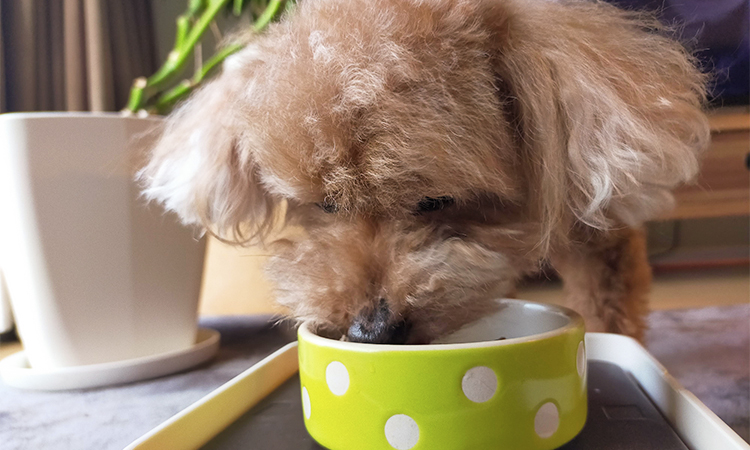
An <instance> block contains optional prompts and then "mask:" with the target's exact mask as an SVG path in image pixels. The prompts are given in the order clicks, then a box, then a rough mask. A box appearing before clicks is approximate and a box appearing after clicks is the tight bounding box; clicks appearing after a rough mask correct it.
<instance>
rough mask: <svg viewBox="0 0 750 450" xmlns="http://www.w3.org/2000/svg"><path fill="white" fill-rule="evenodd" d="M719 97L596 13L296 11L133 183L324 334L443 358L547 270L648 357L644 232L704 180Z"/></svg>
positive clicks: (186, 112)
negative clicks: (445, 344) (249, 262)
mask: <svg viewBox="0 0 750 450" xmlns="http://www.w3.org/2000/svg"><path fill="white" fill-rule="evenodd" d="M706 78H707V77H706V75H705V74H703V73H701V71H700V70H698V69H697V68H696V64H695V61H694V60H693V58H692V57H691V56H690V54H689V53H688V52H687V51H686V50H685V49H684V48H683V47H682V46H681V45H680V44H679V43H678V42H676V41H674V40H672V39H671V38H670V37H669V36H668V33H666V32H665V30H663V29H662V27H661V26H660V25H659V24H658V22H657V21H656V20H655V19H653V18H652V17H649V16H648V15H643V14H638V13H634V12H626V11H623V10H620V9H618V8H616V7H614V6H612V5H609V4H606V3H601V2H591V1H568V2H553V1H544V0H535V1H528V0H304V1H302V2H301V3H300V4H298V5H297V6H296V8H295V10H294V11H293V12H291V13H289V14H288V16H287V17H286V18H285V19H284V20H282V21H281V22H279V23H278V24H275V25H273V26H271V27H270V28H269V29H268V30H267V32H266V33H264V34H262V35H257V36H252V37H250V38H248V44H247V46H246V47H245V48H244V49H243V50H242V51H240V52H239V53H237V54H235V55H233V56H232V57H230V59H228V60H227V61H226V62H225V64H224V66H223V71H222V73H221V74H220V75H219V76H218V77H217V78H215V79H214V80H213V81H211V82H209V83H208V84H207V85H206V86H205V87H203V88H202V89H201V90H200V91H198V92H196V93H195V94H194V95H193V96H192V98H191V99H190V100H188V101H187V102H185V103H184V104H183V105H181V106H180V107H179V108H178V109H177V110H176V111H175V112H174V113H173V114H172V115H171V116H170V117H169V118H168V120H167V123H166V126H165V129H164V131H163V135H162V136H161V138H160V139H159V141H158V143H157V144H156V145H155V147H154V148H153V151H152V152H151V154H150V157H149V158H150V159H149V161H148V163H147V165H146V166H145V167H144V168H143V170H142V171H141V173H140V175H139V176H140V180H141V182H142V183H143V186H144V190H143V192H144V195H145V196H146V197H147V198H148V199H150V200H153V201H157V202H160V203H161V204H163V205H164V206H165V207H166V208H167V209H169V210H171V211H174V212H176V213H177V214H179V215H180V217H181V218H182V220H183V221H184V223H186V224H195V225H198V226H200V227H203V228H204V229H206V230H208V231H209V232H211V233H213V234H215V235H216V236H217V237H219V238H220V239H223V240H225V241H229V242H233V243H236V244H261V245H265V246H266V247H268V249H269V251H270V252H272V253H273V256H272V258H271V259H270V261H269V263H268V267H267V274H268V277H269V278H270V279H271V280H272V281H273V283H274V284H275V286H276V296H277V300H278V302H279V303H280V304H281V305H283V306H285V307H286V308H287V309H288V311H289V312H290V315H291V316H292V317H294V318H296V319H298V320H309V321H312V323H313V324H315V325H316V326H317V327H318V329H319V330H322V331H321V332H325V333H326V334H328V335H331V336H346V338H348V339H349V340H351V341H355V342H370V343H409V344H413V343H427V342H430V341H432V340H433V339H435V338H436V337H439V336H443V335H445V334H447V333H450V332H452V331H454V330H457V329H458V328H460V327H461V326H463V325H465V324H467V323H469V322H471V321H474V320H476V319H477V318H480V317H482V316H483V315H485V314H487V313H489V312H490V311H491V310H492V308H493V305H494V304H495V303H494V302H493V301H492V300H493V299H495V298H498V297H502V296H506V295H510V294H511V293H512V292H513V290H514V286H515V283H516V282H517V281H518V280H519V278H520V277H522V276H524V274H527V273H530V272H533V271H535V270H538V269H539V267H540V263H541V262H549V263H550V264H551V265H552V266H553V267H554V268H555V269H556V270H557V272H558V273H559V274H560V276H561V278H562V279H563V281H564V285H565V289H566V295H567V297H568V300H569V304H570V306H571V307H572V308H573V309H575V310H577V311H578V312H579V313H581V314H582V315H583V317H584V319H585V321H586V327H587V330H588V331H607V332H616V333H623V334H626V335H630V336H634V337H636V338H639V337H641V336H642V333H643V331H644V314H645V312H646V310H647V295H648V290H649V283H650V278H651V274H650V269H649V265H648V261H647V254H646V248H645V239H644V233H643V231H642V225H643V223H644V221H646V220H649V219H653V218H655V217H657V216H658V215H659V214H661V213H662V212H664V211H666V210H668V209H669V208H670V207H672V204H673V197H672V194H671V193H670V192H671V190H672V189H673V188H674V187H676V186H678V185H680V184H681V183H685V182H688V181H689V180H691V179H692V178H693V177H694V175H695V174H696V173H697V171H698V168H699V157H700V154H701V153H702V152H703V150H704V149H705V148H706V147H707V145H708V142H709V137H710V134H709V128H708V123H707V119H706V117H705V115H704V113H703V111H702V107H703V105H704V104H705V98H706V95H705V92H706V83H707V79H706ZM279 229H281V230H282V231H283V230H284V229H287V230H297V231H299V230H301V232H297V233H292V234H293V236H291V237H281V236H280V235H279V234H278V233H279V231H278V230H279ZM274 230H276V231H274Z"/></svg>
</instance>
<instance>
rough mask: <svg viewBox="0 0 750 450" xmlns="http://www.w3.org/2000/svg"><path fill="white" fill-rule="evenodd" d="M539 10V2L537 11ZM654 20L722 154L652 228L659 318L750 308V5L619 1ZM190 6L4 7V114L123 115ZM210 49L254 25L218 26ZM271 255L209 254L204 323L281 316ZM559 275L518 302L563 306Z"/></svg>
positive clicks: (225, 20)
mask: <svg viewBox="0 0 750 450" xmlns="http://www.w3.org/2000/svg"><path fill="white" fill-rule="evenodd" d="M539 1H541V0H539ZM613 1H614V2H615V3H616V4H618V5H619V6H621V7H624V8H630V9H649V10H652V11H656V12H657V13H658V14H659V16H660V17H661V19H662V21H663V22H664V23H665V24H667V25H670V26H672V27H673V28H674V29H675V33H676V34H677V36H679V38H680V39H681V40H682V41H683V42H684V43H685V44H686V45H687V46H688V47H689V48H691V49H692V50H693V51H694V52H695V54H696V55H697V57H698V58H699V60H700V63H701V64H702V66H703V67H704V68H705V70H706V71H710V72H711V73H712V91H711V111H710V114H711V125H712V130H713V144H712V147H711V150H710V152H709V154H708V156H707V158H706V160H705V162H704V164H703V170H702V172H701V175H700V178H699V179H698V181H697V183H696V184H694V185H692V186H687V187H684V188H682V189H681V190H680V191H679V192H678V194H677V199H678V207H677V209H676V210H675V211H673V212H672V213H670V214H668V215H666V216H664V217H662V218H661V220H659V221H655V222H653V223H650V224H649V225H648V229H649V243H650V253H651V260H652V263H653V267H654V271H655V274H656V282H655V284H654V294H653V296H652V298H653V303H652V306H653V307H654V308H656V309H662V308H676V307H690V306H701V305H717V304H736V303H747V302H748V301H750V276H749V275H748V267H749V264H750V244H749V238H750V226H749V224H750V222H749V221H748V216H749V215H750V172H749V171H748V163H749V162H750V161H749V160H748V151H749V150H750V148H749V147H750V144H749V142H750V114H748V112H749V109H748V105H749V101H748V94H749V89H750V81H749V80H748V54H749V53H750V40H749V37H748V35H749V33H750V8H749V6H748V5H749V2H748V0H613ZM185 6H186V0H128V1H120V0H59V1H51V0H2V1H0V27H2V30H1V33H0V59H1V60H2V65H0V111H2V112H11V111H119V110H121V109H122V108H123V107H124V106H125V104H126V101H127V97H128V91H129V89H130V86H131V84H132V81H133V79H134V78H136V77H138V76H144V75H150V74H152V73H154V72H155V71H156V69H157V68H158V67H159V65H160V64H161V62H162V61H164V60H165V59H166V57H167V55H168V53H169V51H170V50H171V48H172V45H173V41H174V36H175V18H176V17H177V16H178V15H179V14H181V13H182V12H184V10H185ZM218 24H219V26H218V27H215V28H213V29H212V30H211V33H207V34H206V36H205V38H204V42H203V44H202V45H203V47H204V48H206V49H211V50H213V48H214V47H215V44H216V42H218V41H221V40H222V39H223V38H224V36H225V35H226V34H227V33H229V32H232V31H236V30H241V29H242V28H243V27H245V28H246V27H248V26H249V25H248V24H249V22H248V20H247V19H246V18H239V19H237V18H234V17H232V16H231V14H229V13H228V12H227V13H226V14H223V15H220V17H219V20H218ZM264 259H265V256H264V252H263V251H262V250H259V249H255V248H241V249H237V248H231V247H228V246H225V245H223V244H221V243H218V242H216V241H211V242H210V243H209V250H208V258H207V260H206V266H205V277H204V286H203V295H202V302H201V312H202V313H203V314H206V315H220V314H252V313H270V312H275V311H276V309H275V307H274V306H273V302H272V296H271V290H270V287H269V286H268V285H267V283H266V282H265V280H264V278H263V275H262V270H261V266H262V264H263V262H264ZM560 290H561V286H560V283H559V282H558V281H557V280H556V278H555V276H554V274H553V273H543V274H542V275H541V276H539V277H534V278H531V279H528V280H527V281H526V282H525V284H524V286H523V288H522V289H521V291H520V294H519V295H520V296H521V297H525V298H528V299H537V300H544V301H553V302H554V301H559V298H560Z"/></svg>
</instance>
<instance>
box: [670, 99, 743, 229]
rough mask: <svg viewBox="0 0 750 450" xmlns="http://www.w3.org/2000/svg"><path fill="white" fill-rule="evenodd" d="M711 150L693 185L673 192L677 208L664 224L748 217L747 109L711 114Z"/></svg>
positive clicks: (721, 110) (717, 111)
mask: <svg viewBox="0 0 750 450" xmlns="http://www.w3.org/2000/svg"><path fill="white" fill-rule="evenodd" d="M710 122H711V147H710V148H709V150H708V152H707V153H706V155H705V157H704V160H703V163H702V165H701V172H700V175H699V177H698V179H697V180H696V182H695V183H694V184H691V185H688V186H684V187H682V188H680V189H678V190H677V192H676V195H675V198H676V200H677V207H676V208H675V209H674V210H673V211H671V212H670V213H668V214H666V215H664V216H663V217H662V219H664V220H679V219H701V218H709V217H726V216H747V215H750V170H748V167H747V162H746V159H747V158H748V152H750V109H749V108H747V107H743V108H732V109H720V110H716V111H714V112H712V113H711V115H710Z"/></svg>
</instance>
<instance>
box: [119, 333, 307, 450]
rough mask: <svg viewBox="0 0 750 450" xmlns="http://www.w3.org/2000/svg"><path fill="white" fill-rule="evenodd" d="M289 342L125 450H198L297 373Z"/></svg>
mask: <svg viewBox="0 0 750 450" xmlns="http://www.w3.org/2000/svg"><path fill="white" fill-rule="evenodd" d="M298 367H299V366H298V361H297V343H296V342H292V343H289V344H287V345H285V346H284V347H282V348H280V349H279V350H277V351H276V352H274V353H272V354H271V355H269V356H267V357H266V358H264V359H263V360H261V361H260V362H258V363H257V364H255V365H253V366H252V367H250V368H249V369H247V370H246V371H244V372H242V373H241V374H239V375H237V376H236V377H234V378H232V379H231V380H229V381H228V382H226V383H225V384H223V385H222V386H220V387H219V388H217V389H216V390H214V391H213V392H210V393H209V394H207V395H206V396H204V397H203V398H201V399H200V400H198V401H197V402H195V403H193V404H192V405H190V406H188V407H187V408H185V409H183V410H182V411H180V412H179V413H177V414H176V415H174V416H172V417H171V418H170V419H168V420H167V421H166V422H164V423H162V424H161V425H159V426H158V427H156V428H154V429H153V430H151V431H149V432H148V433H146V434H145V435H143V436H141V437H140V438H139V439H138V440H136V441H135V442H133V443H132V444H130V445H128V446H127V447H125V450H135V449H138V450H164V449H171V450H179V449H197V448H200V447H202V446H203V445H204V444H206V443H207V442H208V441H210V440H211V439H213V438H214V437H215V436H216V435H217V434H219V433H220V432H221V431H222V430H224V429H225V428H227V427H228V426H229V425H231V424H232V423H233V422H234V421H235V420H237V419H239V418H240V416H242V415H243V414H244V413H245V412H247V411H248V410H250V408H252V407H253V406H255V405H256V404H257V403H258V402H259V401H261V400H263V399H264V398H265V397H266V396H268V395H269V394H270V393H271V392H273V391H274V390H276V388H278V387H279V386H281V385H282V384H283V383H284V382H285V381H286V380H288V379H289V378H290V377H291V376H292V375H294V374H295V373H297V369H298Z"/></svg>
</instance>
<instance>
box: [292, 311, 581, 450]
mask: <svg viewBox="0 0 750 450" xmlns="http://www.w3.org/2000/svg"><path fill="white" fill-rule="evenodd" d="M497 302H498V310H497V312H496V313H495V314H493V315H491V316H487V317H485V318H483V319H481V320H480V321H478V322H476V323H473V324H471V325H469V326H467V327H464V328H463V329H461V330H459V331H458V332H456V333H455V334H453V335H451V336H449V337H447V338H444V339H441V340H440V341H438V343H433V344H429V345H383V344H361V343H353V342H344V341H339V340H335V339H329V338H326V337H322V336H319V335H317V334H315V333H313V332H312V331H311V328H310V327H309V326H308V325H307V324H303V325H302V326H301V327H300V329H299V368H300V384H301V391H302V406H303V408H302V409H303V414H304V420H305V426H306V427H307V431H308V432H309V433H310V435H311V436H312V437H313V438H314V439H315V440H316V441H317V442H318V443H320V444H321V445H322V446H324V447H326V448H329V449H331V450H354V449H356V450H367V449H373V450H374V449H377V450H381V449H382V450H391V449H397V450H408V449H413V450H452V449H482V450H485V449H486V450H489V449H526V450H549V449H554V448H557V447H559V446H561V445H563V444H565V443H566V442H568V441H570V440H571V439H573V438H574V437H575V436H576V435H577V434H578V433H579V432H580V431H581V429H582V428H583V426H584V423H585V422H586V413H587V397H586V349H585V346H584V339H583V337H584V327H583V320H582V319H581V317H580V316H579V315H578V314H576V313H575V312H573V311H571V310H568V309H565V308H562V307H558V306H552V305H542V304H538V303H532V302H525V301H519V300H507V299H502V300H497Z"/></svg>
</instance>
